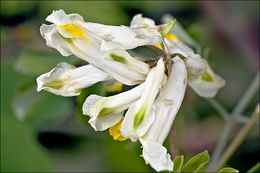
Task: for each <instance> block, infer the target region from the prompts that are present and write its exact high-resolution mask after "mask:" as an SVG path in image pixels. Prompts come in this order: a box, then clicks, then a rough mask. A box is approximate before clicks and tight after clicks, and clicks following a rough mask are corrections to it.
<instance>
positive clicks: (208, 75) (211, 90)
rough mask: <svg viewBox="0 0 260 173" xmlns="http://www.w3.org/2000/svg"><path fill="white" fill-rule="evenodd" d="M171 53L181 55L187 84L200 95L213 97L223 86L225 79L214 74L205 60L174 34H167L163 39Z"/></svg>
mask: <svg viewBox="0 0 260 173" xmlns="http://www.w3.org/2000/svg"><path fill="white" fill-rule="evenodd" d="M165 41H166V43H168V46H169V49H170V52H171V54H180V55H182V56H183V59H184V62H185V65H186V68H187V72H188V85H189V86H190V87H191V88H192V89H193V90H194V91H195V92H196V93H197V94H198V95H199V96H201V97H214V96H215V95H216V94H217V92H218V90H219V89H220V88H222V87H224V86H225V80H223V79H222V78H221V77H220V76H219V75H217V74H215V73H214V72H213V71H212V69H211V68H210V66H209V64H208V63H207V61H206V60H204V59H202V58H201V57H200V55H198V54H195V53H194V51H193V50H192V49H190V48H189V47H188V46H186V45H185V44H184V43H182V41H180V40H179V38H178V37H177V36H175V35H174V34H168V35H167V36H166V39H165Z"/></svg>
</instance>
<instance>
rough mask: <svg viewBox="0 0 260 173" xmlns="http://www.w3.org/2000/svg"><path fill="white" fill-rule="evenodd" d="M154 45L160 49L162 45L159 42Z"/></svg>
mask: <svg viewBox="0 0 260 173" xmlns="http://www.w3.org/2000/svg"><path fill="white" fill-rule="evenodd" d="M154 46H155V47H157V48H159V49H162V46H161V45H160V44H157V45H154Z"/></svg>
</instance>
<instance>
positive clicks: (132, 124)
mask: <svg viewBox="0 0 260 173" xmlns="http://www.w3.org/2000/svg"><path fill="white" fill-rule="evenodd" d="M163 79H164V62H163V61H162V59H160V60H159V61H158V63H157V66H156V67H154V68H152V69H151V71H150V73H149V74H148V76H147V78H146V81H145V82H144V84H145V89H144V91H143V93H142V96H141V98H140V99H139V100H138V101H137V102H136V103H134V104H132V105H131V106H130V108H129V109H128V111H127V113H126V115H125V119H124V121H123V124H122V128H121V133H122V136H124V137H128V138H130V139H131V140H132V141H136V140H137V139H138V138H139V137H141V136H143V135H144V134H145V132H146V131H147V130H148V128H149V127H150V125H151V123H152V122H153V120H154V114H153V113H151V112H153V111H151V110H152V104H153V102H154V100H155V98H156V95H157V93H158V92H159V89H160V87H161V85H162V83H163Z"/></svg>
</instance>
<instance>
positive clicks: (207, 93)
mask: <svg viewBox="0 0 260 173" xmlns="http://www.w3.org/2000/svg"><path fill="white" fill-rule="evenodd" d="M206 74H207V75H209V76H210V77H211V80H209V81H206V80H203V77H202V76H200V77H199V78H195V79H192V78H191V79H189V80H188V84H189V86H190V87H191V88H192V89H193V90H194V91H195V92H196V93H197V94H198V95H199V96H201V97H206V98H210V97H215V95H216V94H217V92H218V90H219V89H220V88H222V87H224V86H225V84H226V82H225V80H223V79H222V78H221V77H220V76H219V75H217V74H215V73H214V72H213V71H212V70H211V68H210V66H209V65H208V64H207V72H206Z"/></svg>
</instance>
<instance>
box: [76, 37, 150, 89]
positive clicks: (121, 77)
mask: <svg viewBox="0 0 260 173" xmlns="http://www.w3.org/2000/svg"><path fill="white" fill-rule="evenodd" d="M74 43H75V46H76V47H77V48H78V49H79V50H80V53H77V54H76V55H77V56H78V57H80V58H82V59H83V60H86V61H87V62H89V63H90V64H91V65H93V66H95V67H97V68H99V69H101V70H103V71H105V72H107V73H108V74H109V75H110V76H111V77H113V78H114V79H116V80H118V81H120V82H122V83H124V84H126V85H136V84H139V83H141V82H142V81H144V80H145V78H146V74H142V73H140V72H138V71H136V70H134V67H133V65H131V64H129V65H126V64H124V63H122V62H118V61H115V60H113V59H111V58H105V57H106V56H107V54H108V53H107V52H102V51H100V50H99V48H98V47H96V46H94V45H93V46H92V45H85V44H84V42H82V41H80V40H77V41H75V42H74ZM121 51H122V52H123V53H124V50H121ZM119 52H120V50H117V54H121V53H119ZM110 54H111V52H110ZM126 58H128V59H129V57H126ZM129 62H130V63H131V61H129ZM140 63H142V62H140ZM129 66H130V68H129ZM142 66H143V67H145V66H146V65H145V64H143V65H142ZM135 69H137V70H138V69H140V68H138V66H137V67H136V68H135ZM147 70H148V69H147V68H146V67H145V68H144V70H143V72H144V71H147Z"/></svg>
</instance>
